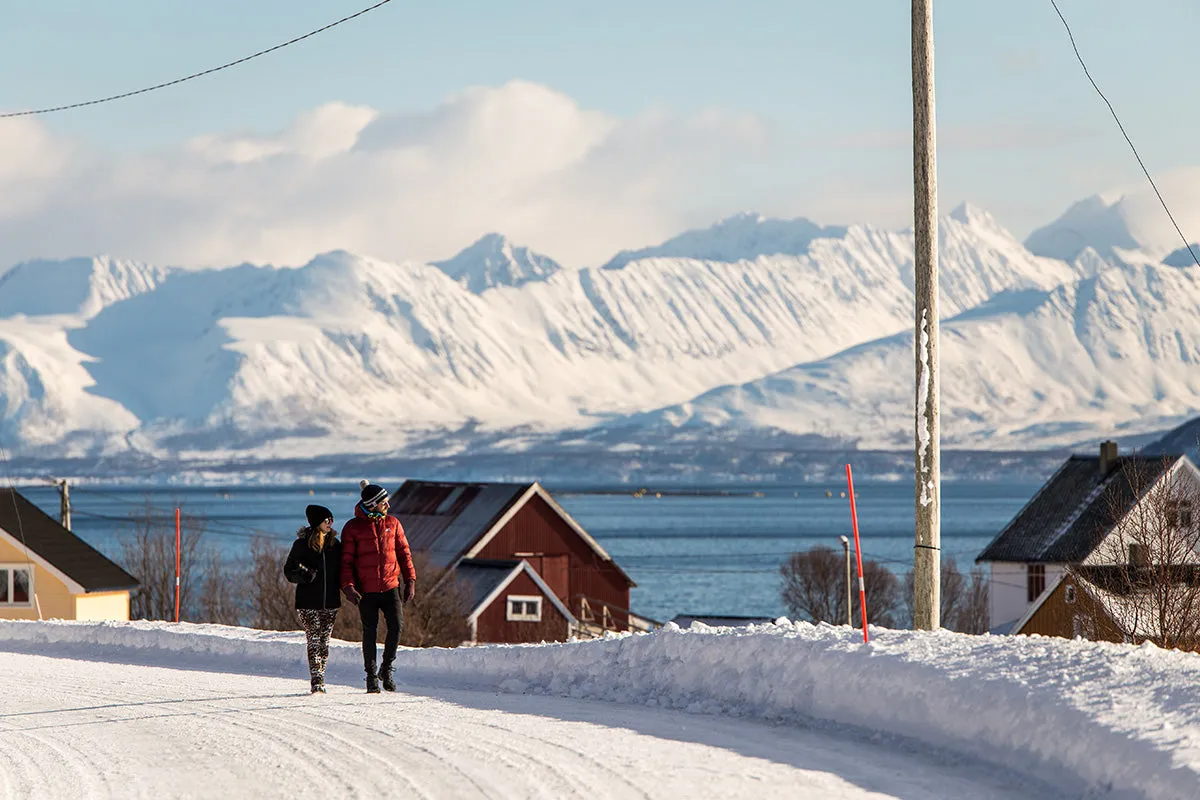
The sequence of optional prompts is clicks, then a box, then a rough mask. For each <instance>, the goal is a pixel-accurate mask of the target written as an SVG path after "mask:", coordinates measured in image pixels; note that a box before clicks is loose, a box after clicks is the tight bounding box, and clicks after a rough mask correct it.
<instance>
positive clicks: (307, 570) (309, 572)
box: [301, 564, 317, 583]
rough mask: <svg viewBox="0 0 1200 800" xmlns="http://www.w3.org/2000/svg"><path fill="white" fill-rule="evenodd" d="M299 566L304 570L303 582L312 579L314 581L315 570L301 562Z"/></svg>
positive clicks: (309, 581)
mask: <svg viewBox="0 0 1200 800" xmlns="http://www.w3.org/2000/svg"><path fill="white" fill-rule="evenodd" d="M301 567H302V568H303V570H304V582H305V583H312V582H313V581H315V580H316V579H317V571H316V570H315V569H313V568H312V567H306V566H304V565H303V564H301Z"/></svg>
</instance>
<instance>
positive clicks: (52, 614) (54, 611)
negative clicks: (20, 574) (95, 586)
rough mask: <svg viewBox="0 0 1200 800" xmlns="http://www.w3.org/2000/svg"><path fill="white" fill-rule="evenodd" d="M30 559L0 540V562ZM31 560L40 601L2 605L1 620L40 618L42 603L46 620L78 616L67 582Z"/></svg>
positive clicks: (19, 562) (11, 562)
mask: <svg viewBox="0 0 1200 800" xmlns="http://www.w3.org/2000/svg"><path fill="white" fill-rule="evenodd" d="M26 561H27V557H26V555H25V553H24V552H22V551H21V550H20V549H19V548H16V547H13V546H12V545H11V544H9V543H8V542H6V541H0V562H3V563H6V564H24V563H26ZM30 563H31V564H32V566H33V593H34V595H35V596H36V598H37V602H36V603H31V604H30V605H28V606H0V619H38V607H39V606H40V607H41V611H42V614H41V617H42V619H75V598H74V596H73V595H72V594H71V592H70V591H69V590H68V589H67V586H66V584H64V583H63V582H62V581H60V580H59V579H58V578H57V577H56V576H55V575H54V574H53V573H51V572H50V571H49V570H47V569H45V568H43V567H42V566H41V565H39V564H36V563H33V562H30ZM126 616H127V617H128V614H127V615H126Z"/></svg>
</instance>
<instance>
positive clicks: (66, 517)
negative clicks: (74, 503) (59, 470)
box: [58, 478, 71, 530]
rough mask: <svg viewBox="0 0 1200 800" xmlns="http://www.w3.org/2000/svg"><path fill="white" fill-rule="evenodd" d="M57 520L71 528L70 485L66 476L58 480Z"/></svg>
mask: <svg viewBox="0 0 1200 800" xmlns="http://www.w3.org/2000/svg"><path fill="white" fill-rule="evenodd" d="M58 521H59V524H61V525H62V526H63V527H64V528H66V529H67V530H71V487H70V485H69V484H68V483H67V479H66V478H63V479H62V480H61V481H59V482H58Z"/></svg>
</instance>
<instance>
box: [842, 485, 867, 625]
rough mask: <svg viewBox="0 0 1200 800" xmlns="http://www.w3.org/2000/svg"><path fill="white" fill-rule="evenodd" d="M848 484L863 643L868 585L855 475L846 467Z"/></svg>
mask: <svg viewBox="0 0 1200 800" xmlns="http://www.w3.org/2000/svg"><path fill="white" fill-rule="evenodd" d="M846 484H847V488H848V489H849V490H850V523H851V524H852V525H853V527H854V556H855V558H857V559H858V607H859V608H860V609H861V610H862V628H863V641H864V642H869V641H870V636H869V635H868V634H867V585H866V583H864V582H863V571H862V547H861V546H860V545H859V542H858V505H857V504H856V503H855V502H854V475H853V473H851V471H850V465H849V464H847V465H846Z"/></svg>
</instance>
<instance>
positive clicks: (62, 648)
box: [0, 620, 1200, 800]
mask: <svg viewBox="0 0 1200 800" xmlns="http://www.w3.org/2000/svg"><path fill="white" fill-rule="evenodd" d="M857 636H858V634H857V633H855V632H852V631H850V630H849V629H848V628H845V627H833V626H828V625H820V626H814V625H809V624H807V623H790V622H787V621H786V620H781V621H779V622H778V623H776V624H773V625H761V626H755V627H753V628H748V629H728V628H707V627H702V626H694V627H693V628H692V629H689V630H687V631H683V630H680V629H679V628H678V627H676V626H674V625H668V626H667V628H666V629H664V630H662V631H660V632H658V633H656V634H652V635H637V636H619V637H613V638H610V639H606V640H599V641H592V642H573V643H568V644H555V645H540V646H511V647H510V646H491V647H479V648H463V649H458V650H438V649H433V650H404V651H402V653H401V655H400V658H399V660H398V662H397V667H398V673H399V677H400V678H401V679H402V680H404V681H406V682H409V683H412V684H431V685H439V686H454V687H466V688H480V689H491V690H500V691H506V692H525V693H531V694H553V695H561V696H569V697H576V698H586V699H591V700H607V701H615V702H621V703H634V704H641V705H648V706H659V707H664V708H672V709H681V710H686V711H689V712H695V713H702V714H726V715H734V716H747V717H755V718H759V719H764V720H770V721H779V722H791V723H803V724H811V723H812V722H814V721H820V722H826V723H833V724H837V725H849V726H855V727H858V728H863V729H866V730H869V731H875V732H879V733H881V734H885V735H889V736H899V737H905V738H907V739H909V740H915V741H916V742H919V743H922V744H924V745H928V746H933V747H936V748H939V749H942V750H945V751H950V752H955V753H960V754H963V755H967V756H970V757H973V758H979V759H983V760H986V761H989V762H992V763H995V764H998V765H1001V766H1003V767H1007V768H1010V769H1013V770H1016V771H1018V772H1021V773H1023V774H1027V775H1030V776H1031V777H1034V778H1037V779H1040V780H1043V781H1045V782H1047V783H1049V784H1051V785H1053V786H1056V787H1058V788H1060V789H1062V790H1064V791H1067V792H1071V793H1081V794H1082V793H1089V794H1091V793H1104V794H1105V795H1106V796H1110V797H1131V798H1132V797H1144V798H1154V799H1155V800H1158V799H1159V798H1162V799H1164V800H1166V799H1172V800H1173V799H1174V798H1195V797H1196V796H1197V794H1198V793H1200V657H1198V656H1195V655H1192V654H1187V653H1178V652H1173V651H1162V650H1159V649H1157V648H1154V647H1153V646H1143V647H1132V646H1124V645H1110V644H1104V643H1092V642H1082V641H1077V642H1070V641H1065V640H1062V639H1050V638H1043V637H992V636H965V635H960V634H952V633H948V632H943V633H938V634H925V633H918V632H912V631H887V630H880V631H877V632H876V633H875V635H874V637H873V640H872V642H871V644H870V645H864V644H863V643H862V642H861V641H859V640H858V639H857V638H856V637H857ZM302 642H303V636H302V634H299V633H274V632H264V631H250V630H246V629H240V628H226V627H222V626H216V625H186V624H184V625H170V624H166V623H145V622H143V623H65V622H44V623H39V622H0V649H8V650H21V651H24V652H35V653H36V652H44V653H47V654H53V655H71V656H73V657H83V658H93V659H119V660H129V659H130V658H131V657H135V656H136V657H139V658H140V659H145V660H149V661H150V662H152V663H161V664H164V665H171V666H178V667H186V668H204V669H207V668H213V667H217V668H220V669H224V670H226V671H241V670H246V671H266V672H270V673H275V672H278V673H295V674H298V673H299V672H300V671H302V670H301V669H300V667H301V664H302V662H303V652H302ZM139 653H140V656H139ZM331 662H332V664H331V671H330V679H331V680H334V681H341V680H345V681H347V682H350V683H357V682H358V681H360V680H361V677H360V676H361V673H360V672H359V670H358V656H357V648H356V647H355V646H354V645H351V644H348V643H335V645H334V653H333V654H332V656H331ZM217 665H219V667H218V666H217ZM335 665H336V666H335Z"/></svg>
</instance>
